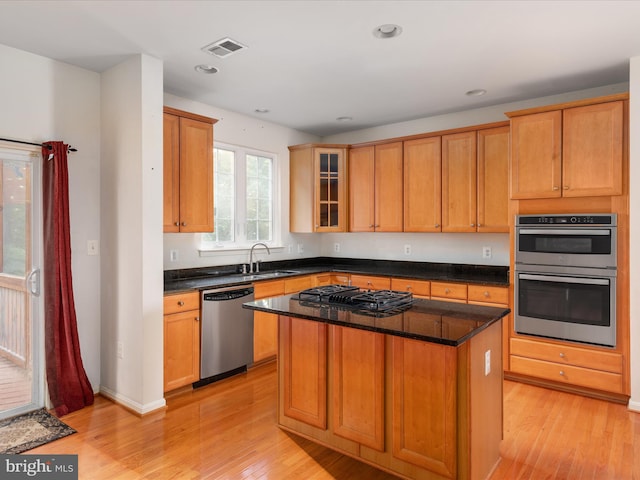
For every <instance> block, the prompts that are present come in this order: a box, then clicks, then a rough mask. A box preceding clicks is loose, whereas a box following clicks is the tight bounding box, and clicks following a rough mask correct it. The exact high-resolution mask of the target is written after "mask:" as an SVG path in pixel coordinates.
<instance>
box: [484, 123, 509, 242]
mask: <svg viewBox="0 0 640 480" xmlns="http://www.w3.org/2000/svg"><path fill="white" fill-rule="evenodd" d="M477 230H478V232H508V231H509V127H508V126H506V127H499V128H489V129H486V130H478V228H477Z"/></svg>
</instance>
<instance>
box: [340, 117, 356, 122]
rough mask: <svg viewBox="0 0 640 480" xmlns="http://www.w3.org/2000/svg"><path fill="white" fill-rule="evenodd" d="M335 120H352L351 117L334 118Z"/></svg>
mask: <svg viewBox="0 0 640 480" xmlns="http://www.w3.org/2000/svg"><path fill="white" fill-rule="evenodd" d="M336 120H337V121H339V122H350V121H351V120H353V117H338V118H336Z"/></svg>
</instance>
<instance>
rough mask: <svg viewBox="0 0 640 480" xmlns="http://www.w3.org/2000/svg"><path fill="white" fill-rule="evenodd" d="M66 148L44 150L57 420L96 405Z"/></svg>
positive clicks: (47, 291) (50, 352) (49, 337)
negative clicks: (79, 315)
mask: <svg viewBox="0 0 640 480" xmlns="http://www.w3.org/2000/svg"><path fill="white" fill-rule="evenodd" d="M48 146H51V150H50V149H49V148H48ZM67 148H68V145H65V144H64V143H62V142H47V143H46V144H44V145H43V147H42V157H43V168H42V190H43V192H42V195H43V213H44V215H43V216H44V228H43V235H44V268H43V277H44V309H45V312H44V325H45V333H44V335H45V352H46V370H47V385H48V386H49V396H50V398H51V402H52V404H53V407H54V408H55V411H56V415H58V416H62V415H66V414H67V413H70V412H73V411H75V410H79V409H81V408H83V407H84V406H86V405H91V404H92V403H93V390H92V388H91V384H90V382H89V379H88V377H87V374H86V372H85V370H84V367H83V365H82V358H81V357H80V342H79V340H78V328H77V320H76V309H75V303H74V300H73V284H72V281H71V235H70V231H69V174H68V166H67ZM52 154H53V157H52V156H51V155H52Z"/></svg>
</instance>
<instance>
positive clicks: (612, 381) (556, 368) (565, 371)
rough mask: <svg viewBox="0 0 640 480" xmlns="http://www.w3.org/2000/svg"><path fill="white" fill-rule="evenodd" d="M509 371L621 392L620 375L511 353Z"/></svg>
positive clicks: (568, 383)
mask: <svg viewBox="0 0 640 480" xmlns="http://www.w3.org/2000/svg"><path fill="white" fill-rule="evenodd" d="M510 364H511V371H512V372H515V373H521V374H523V375H530V376H533V377H538V378H544V379H546V380H553V381H556V382H561V383H566V384H567V385H576V386H580V387H587V388H595V389H597V390H604V391H607V392H615V393H623V389H622V383H623V382H622V375H621V374H618V373H611V372H603V371H600V370H591V369H589V368H582V367H575V366H573V365H563V364H560V363H555V362H547V361H544V360H534V359H531V358H524V357H519V356H517V355H511V362H510Z"/></svg>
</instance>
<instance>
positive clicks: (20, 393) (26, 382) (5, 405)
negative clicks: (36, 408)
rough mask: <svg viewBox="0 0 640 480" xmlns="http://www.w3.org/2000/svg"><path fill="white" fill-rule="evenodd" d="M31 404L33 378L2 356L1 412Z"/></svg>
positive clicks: (0, 372)
mask: <svg viewBox="0 0 640 480" xmlns="http://www.w3.org/2000/svg"><path fill="white" fill-rule="evenodd" d="M30 402H31V377H30V375H29V372H27V371H26V370H25V369H24V368H22V367H18V366H16V365H15V364H14V363H13V362H11V360H8V359H6V358H4V357H3V356H1V355H0V412H3V411H6V410H10V409H12V408H16V407H19V406H21V405H26V404H28V403H30Z"/></svg>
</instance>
